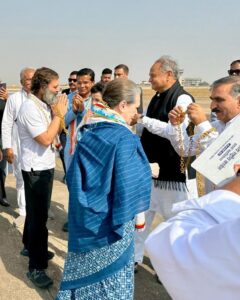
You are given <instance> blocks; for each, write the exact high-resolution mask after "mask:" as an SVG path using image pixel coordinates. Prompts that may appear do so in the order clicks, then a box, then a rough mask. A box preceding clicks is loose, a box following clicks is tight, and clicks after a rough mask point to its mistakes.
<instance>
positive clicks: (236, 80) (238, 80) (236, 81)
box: [210, 76, 240, 98]
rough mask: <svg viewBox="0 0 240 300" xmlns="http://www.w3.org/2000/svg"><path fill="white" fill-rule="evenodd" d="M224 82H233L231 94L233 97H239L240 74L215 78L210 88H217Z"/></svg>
mask: <svg viewBox="0 0 240 300" xmlns="http://www.w3.org/2000/svg"><path fill="white" fill-rule="evenodd" d="M223 84H231V85H232V86H231V89H230V95H231V96H232V97H233V98H237V97H239V96H240V76H227V77H223V78H220V79H218V80H215V81H214V82H213V84H212V85H211V87H210V90H211V91H212V90H213V89H216V88H217V87H219V86H221V85H223Z"/></svg>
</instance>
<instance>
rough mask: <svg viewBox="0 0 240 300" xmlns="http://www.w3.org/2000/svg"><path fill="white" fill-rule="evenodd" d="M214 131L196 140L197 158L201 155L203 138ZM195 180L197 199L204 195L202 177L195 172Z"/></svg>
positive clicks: (211, 130)
mask: <svg viewBox="0 0 240 300" xmlns="http://www.w3.org/2000/svg"><path fill="white" fill-rule="evenodd" d="M214 131H216V129H215V128H214V127H212V128H210V129H208V130H207V131H205V132H203V133H202V134H201V135H200V137H199V139H198V140H197V148H196V156H197V157H198V156H199V155H200V154H201V141H202V140H203V139H204V138H205V137H207V136H208V135H209V134H210V133H211V132H214ZM196 180H197V189H198V195H199V197H201V196H203V195H204V194H205V189H204V180H203V175H202V174H200V173H199V172H196Z"/></svg>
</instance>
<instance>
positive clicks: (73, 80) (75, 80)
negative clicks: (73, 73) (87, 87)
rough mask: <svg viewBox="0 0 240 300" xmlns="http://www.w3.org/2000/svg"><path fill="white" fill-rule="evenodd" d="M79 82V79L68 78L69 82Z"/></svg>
mask: <svg viewBox="0 0 240 300" xmlns="http://www.w3.org/2000/svg"><path fill="white" fill-rule="evenodd" d="M71 81H72V82H77V79H73V78H68V82H71Z"/></svg>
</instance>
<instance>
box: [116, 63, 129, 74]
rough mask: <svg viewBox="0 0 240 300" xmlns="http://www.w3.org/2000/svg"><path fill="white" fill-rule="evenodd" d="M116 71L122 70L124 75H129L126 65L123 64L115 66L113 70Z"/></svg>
mask: <svg viewBox="0 0 240 300" xmlns="http://www.w3.org/2000/svg"><path fill="white" fill-rule="evenodd" d="M117 69H123V71H124V73H125V74H127V75H128V73H129V68H128V66H127V65H124V64H120V65H117V66H116V67H115V68H114V70H117Z"/></svg>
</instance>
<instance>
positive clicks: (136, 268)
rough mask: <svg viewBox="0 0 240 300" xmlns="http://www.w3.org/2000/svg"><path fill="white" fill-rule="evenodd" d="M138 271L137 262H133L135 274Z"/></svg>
mask: <svg viewBox="0 0 240 300" xmlns="http://www.w3.org/2000/svg"><path fill="white" fill-rule="evenodd" d="M137 272H138V263H137V262H135V264H134V273H135V274H136V273H137Z"/></svg>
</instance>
